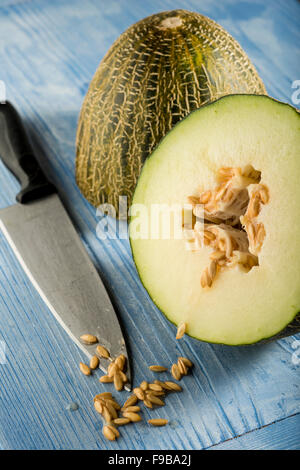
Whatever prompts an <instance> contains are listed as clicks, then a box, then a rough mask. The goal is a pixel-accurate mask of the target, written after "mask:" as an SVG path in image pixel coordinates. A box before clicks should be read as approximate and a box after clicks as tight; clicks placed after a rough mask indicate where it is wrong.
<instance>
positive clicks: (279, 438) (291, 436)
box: [209, 414, 300, 450]
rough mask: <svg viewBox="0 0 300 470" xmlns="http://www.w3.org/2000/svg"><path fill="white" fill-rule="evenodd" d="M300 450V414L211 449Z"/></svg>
mask: <svg viewBox="0 0 300 470" xmlns="http://www.w3.org/2000/svg"><path fill="white" fill-rule="evenodd" d="M245 449H247V450H300V414H297V415H295V416H290V417H289V418H285V419H283V420H281V421H277V423H272V424H270V425H269V426H267V427H265V428H261V429H256V430H255V431H252V432H250V433H248V434H244V436H240V437H237V438H234V439H231V440H230V441H226V442H223V443H222V444H218V445H216V446H213V447H210V449H209V450H245Z"/></svg>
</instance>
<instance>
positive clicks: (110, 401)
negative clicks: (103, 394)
mask: <svg viewBox="0 0 300 470" xmlns="http://www.w3.org/2000/svg"><path fill="white" fill-rule="evenodd" d="M105 402H106V403H109V404H110V405H111V406H113V407H114V408H115V410H118V411H119V410H120V409H121V406H120V405H119V403H117V402H116V401H115V400H110V399H109V398H108V399H106V400H105Z"/></svg>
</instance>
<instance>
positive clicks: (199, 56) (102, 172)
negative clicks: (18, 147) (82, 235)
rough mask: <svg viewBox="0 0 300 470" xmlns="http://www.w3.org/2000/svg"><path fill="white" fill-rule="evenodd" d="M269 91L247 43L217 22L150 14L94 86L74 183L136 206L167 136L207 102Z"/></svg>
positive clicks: (114, 52)
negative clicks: (145, 170)
mask: <svg viewBox="0 0 300 470" xmlns="http://www.w3.org/2000/svg"><path fill="white" fill-rule="evenodd" d="M232 93H238V94H239V93H252V94H266V90H265V87H264V85H263V82H262V80H261V79H260V77H259V76H258V74H257V72H256V70H255V67H254V66H253V65H252V63H251V62H250V60H249V58H248V57H247V55H246V54H245V52H244V51H243V49H242V48H241V46H240V45H239V44H238V43H237V41H235V39H233V37H232V36H230V34H228V33H227V32H226V31H225V30H224V29H223V28H222V27H221V26H220V25H218V24H217V23H215V22H214V21H212V20H211V19H209V18H207V17H205V16H203V15H200V14H199V13H194V12H190V11H186V10H173V11H167V12H162V13H158V14H155V15H152V16H149V17H147V18H145V19H143V20H141V21H139V22H138V23H136V24H134V25H132V26H130V27H129V28H128V29H127V30H126V31H125V32H124V33H123V34H121V36H120V37H119V39H117V41H116V42H115V43H114V44H113V45H112V47H111V48H110V49H109V51H108V52H107V54H106V55H105V57H104V58H103V60H102V62H101V63H100V65H99V67H98V69H97V71H96V73H95V75H94V77H93V79H92V81H91V84H90V86H89V89H88V92H87V95H86V97H85V99H84V102H83V106H82V109H81V113H80V117H79V123H78V130H77V138H76V147H77V150H76V154H77V155H76V181H77V184H78V186H79V188H80V190H81V192H82V193H83V195H84V196H85V197H86V199H87V200H88V201H89V202H90V203H91V204H93V205H94V206H96V207H98V206H99V205H101V204H104V203H108V204H111V205H112V206H114V208H115V210H116V215H118V204H119V196H127V198H128V205H130V203H131V198H132V194H133V191H134V189H135V186H136V182H137V178H138V176H139V174H140V172H141V169H142V166H143V163H144V162H145V160H146V158H147V157H148V156H149V155H150V153H151V152H152V150H153V148H154V147H155V146H156V145H157V144H158V143H159V141H160V140H161V139H162V137H164V136H165V135H166V133H167V132H168V131H169V130H170V129H171V128H172V127H173V126H174V125H175V124H176V123H177V122H178V121H180V120H181V119H182V118H184V117H185V116H186V115H187V114H189V113H190V112H191V111H193V110H195V109H197V108H199V107H200V106H202V105H203V104H206V103H209V102H211V101H214V100H216V99H218V98H220V97H222V96H224V95H227V94H232Z"/></svg>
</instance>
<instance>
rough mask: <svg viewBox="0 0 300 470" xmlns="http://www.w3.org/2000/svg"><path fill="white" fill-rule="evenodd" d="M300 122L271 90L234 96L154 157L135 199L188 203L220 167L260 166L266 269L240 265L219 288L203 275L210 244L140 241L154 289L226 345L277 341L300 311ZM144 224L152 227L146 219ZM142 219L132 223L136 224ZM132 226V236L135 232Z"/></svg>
mask: <svg viewBox="0 0 300 470" xmlns="http://www.w3.org/2000/svg"><path fill="white" fill-rule="evenodd" d="M299 125H300V119H299V115H298V113H297V112H296V111H295V110H294V109H293V108H291V107H290V106H287V105H283V104H281V103H278V102H276V101H274V100H272V99H270V98H267V97H262V96H253V95H251V96H246V95H235V96H228V97H225V98H222V99H221V100H219V101H217V102H215V103H213V104H211V105H209V106H206V107H203V108H201V109H200V110H198V111H195V112H193V113H192V114H191V115H190V116H189V117H187V118H186V119H185V120H183V121H182V122H181V123H180V124H178V125H177V126H175V128H174V129H173V130H172V131H171V132H170V133H169V134H168V135H167V136H166V137H165V138H164V139H163V141H162V142H161V144H160V145H159V146H158V148H157V149H156V151H155V152H154V153H153V154H152V156H151V157H150V158H149V159H148V160H147V162H146V164H145V165H144V168H143V171H142V174H141V176H140V179H139V182H138V185H137V188H136V191H135V195H134V199H133V204H143V205H146V207H147V208H148V209H150V206H151V204H183V203H186V200H187V197H188V196H190V195H194V194H197V192H199V189H200V190H201V191H204V190H206V189H210V188H213V187H215V185H216V180H215V175H216V171H217V170H218V168H220V167H243V166H245V165H248V164H251V165H252V166H253V167H254V168H255V169H256V170H260V171H261V182H262V183H263V184H265V185H267V187H268V188H269V192H270V202H269V204H267V205H265V206H264V207H263V208H262V210H261V213H260V215H259V219H260V220H261V221H262V222H263V223H264V226H265V230H266V238H265V241H264V244H263V247H262V250H261V252H260V255H259V266H258V267H254V268H252V269H251V271H249V273H244V272H241V271H240V270H239V269H238V268H231V269H228V270H226V272H225V271H224V272H223V273H221V274H220V275H219V276H217V278H216V280H215V282H214V284H213V286H212V287H211V288H210V289H203V288H201V285H200V277H201V273H202V271H203V269H204V268H205V267H206V266H207V264H208V260H209V253H210V252H211V250H209V248H204V249H203V250H201V251H199V252H190V251H187V250H186V243H185V241H184V240H174V239H171V240H162V239H155V240H150V239H146V240H145V239H143V240H141V239H131V246H132V251H133V256H134V260H135V263H136V265H137V269H138V272H139V275H140V277H141V280H142V282H143V284H144V286H145V288H146V289H147V291H148V292H149V295H150V296H151V298H152V299H153V301H154V302H155V303H156V304H157V305H158V307H159V308H160V309H161V310H162V311H163V312H164V314H165V315H166V316H167V317H168V318H169V319H170V320H171V321H172V322H174V323H175V324H179V323H180V322H186V324H187V333H188V334H190V335H191V336H194V337H196V338H198V339H201V340H204V341H210V342H216V343H224V344H231V345H236V344H250V343H254V342H257V341H259V340H261V339H263V338H268V337H271V336H273V335H275V334H277V333H278V332H279V331H281V330H282V329H283V328H284V327H285V326H286V325H287V324H289V323H290V322H291V321H292V320H293V318H294V317H295V315H296V314H297V312H299V310H300V270H299V266H300V155H299V149H300V133H299ZM139 221H140V222H141V227H142V228H145V226H146V224H147V223H150V222H149V220H148V219H147V216H144V217H140V218H139ZM135 222H136V220H134V218H133V220H132V224H134V223H135ZM132 227H133V225H131V229H130V230H131V235H132Z"/></svg>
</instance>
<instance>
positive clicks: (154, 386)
mask: <svg viewBox="0 0 300 470" xmlns="http://www.w3.org/2000/svg"><path fill="white" fill-rule="evenodd" d="M149 388H150V390H155V391H156V392H161V391H162V386H161V385H158V384H155V383H154V384H149Z"/></svg>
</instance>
